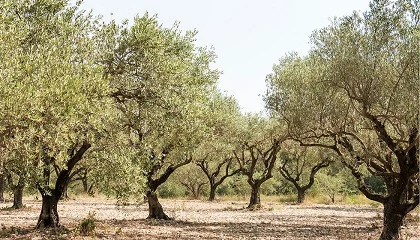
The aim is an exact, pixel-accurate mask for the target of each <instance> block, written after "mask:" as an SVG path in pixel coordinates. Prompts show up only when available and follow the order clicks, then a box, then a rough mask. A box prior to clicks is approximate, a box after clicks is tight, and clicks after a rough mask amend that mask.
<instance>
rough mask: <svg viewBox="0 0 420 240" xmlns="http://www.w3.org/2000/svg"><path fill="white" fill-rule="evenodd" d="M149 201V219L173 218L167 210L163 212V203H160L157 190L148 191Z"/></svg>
mask: <svg viewBox="0 0 420 240" xmlns="http://www.w3.org/2000/svg"><path fill="white" fill-rule="evenodd" d="M146 197H147V203H148V204H149V216H148V217H147V218H148V219H150V218H152V219H162V220H171V219H170V218H169V217H168V216H167V215H166V214H165V212H163V208H162V205H161V204H160V203H159V200H158V197H157V195H156V193H155V192H152V191H148V192H147V193H146Z"/></svg>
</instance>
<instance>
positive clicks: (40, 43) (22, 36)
mask: <svg viewBox="0 0 420 240" xmlns="http://www.w3.org/2000/svg"><path fill="white" fill-rule="evenodd" d="M0 12H1V14H0V22H1V24H0V41H1V44H0V46H1V47H0V51H1V54H0V55H1V56H2V57H1V58H2V59H1V63H0V64H1V69H2V71H1V72H0V78H1V81H0V82H1V84H2V86H1V87H0V89H1V90H0V91H2V92H1V94H2V98H1V100H0V104H1V106H2V112H3V113H4V115H3V114H2V116H1V117H0V122H1V123H2V125H1V126H2V127H1V130H0V131H1V135H2V137H1V138H2V140H1V141H2V144H1V145H2V148H4V149H5V152H6V154H7V157H6V158H7V159H9V160H10V164H16V165H17V166H21V167H22V168H23V169H25V171H27V172H28V175H29V177H30V184H32V185H34V186H36V187H37V188H38V190H39V192H40V193H41V196H42V210H41V214H40V216H39V220H38V224H37V228H42V227H57V226H58V225H59V215H58V212H57V204H58V201H59V199H60V197H61V196H62V194H63V191H64V190H65V188H66V187H67V185H68V182H69V176H70V175H71V173H72V171H73V170H74V168H75V166H76V165H77V164H78V163H79V162H80V161H82V159H83V157H84V155H85V153H86V152H87V151H88V150H89V149H90V148H91V147H92V146H93V145H94V144H95V141H96V139H98V137H100V136H102V134H103V129H104V128H105V126H106V121H110V120H111V119H112V114H111V111H109V109H110V106H111V104H112V102H111V101H110V100H111V98H109V97H108V95H109V84H108V82H107V81H106V79H105V78H104V75H103V68H102V66H101V65H100V64H98V62H97V59H98V56H99V54H102V52H100V50H102V48H101V45H102V43H101V42H102V41H99V39H101V40H102V39H103V38H102V37H99V34H101V32H100V31H99V30H98V29H99V28H100V26H99V25H98V24H97V22H96V21H94V19H93V17H92V16H91V15H89V14H86V13H85V12H83V11H79V10H78V7H77V6H70V5H69V3H68V1H65V0H62V1H49V0H45V1H8V0H6V1H3V2H2V4H1V5H0ZM52 169H57V171H56V172H57V176H56V177H52V171H53V170H52Z"/></svg>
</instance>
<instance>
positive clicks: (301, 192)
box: [297, 189, 305, 204]
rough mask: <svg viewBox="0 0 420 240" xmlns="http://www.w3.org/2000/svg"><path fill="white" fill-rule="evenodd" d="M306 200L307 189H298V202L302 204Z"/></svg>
mask: <svg viewBox="0 0 420 240" xmlns="http://www.w3.org/2000/svg"><path fill="white" fill-rule="evenodd" d="M304 201H305V190H304V189H298V197H297V203H298V204H301V203H303V202H304Z"/></svg>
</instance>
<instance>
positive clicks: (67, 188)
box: [60, 185, 69, 200]
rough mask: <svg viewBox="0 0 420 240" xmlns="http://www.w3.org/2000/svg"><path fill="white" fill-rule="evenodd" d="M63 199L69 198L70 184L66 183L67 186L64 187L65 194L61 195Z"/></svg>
mask: <svg viewBox="0 0 420 240" xmlns="http://www.w3.org/2000/svg"><path fill="white" fill-rule="evenodd" d="M60 199H61V200H67V199H69V186H68V185H66V186H65V187H64V192H63V194H62V195H61V198H60Z"/></svg>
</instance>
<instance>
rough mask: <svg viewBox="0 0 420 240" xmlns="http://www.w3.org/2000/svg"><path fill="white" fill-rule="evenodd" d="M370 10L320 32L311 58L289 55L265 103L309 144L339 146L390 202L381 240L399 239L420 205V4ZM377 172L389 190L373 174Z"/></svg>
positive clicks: (363, 187) (366, 190) (355, 170)
mask: <svg viewBox="0 0 420 240" xmlns="http://www.w3.org/2000/svg"><path fill="white" fill-rule="evenodd" d="M370 7H371V9H370V11H368V12H366V13H364V14H363V15H360V14H358V13H354V14H352V15H351V16H348V17H344V18H341V19H337V20H336V21H334V22H333V23H332V25H331V26H329V27H326V28H324V29H321V30H319V31H316V32H315V33H314V35H313V37H312V42H313V45H314V46H313V49H312V51H311V52H310V54H309V56H307V57H298V56H297V55H296V54H292V55H289V56H287V57H285V58H283V59H282V60H281V61H280V63H279V64H278V65H276V66H275V67H274V68H273V73H272V74H270V75H269V76H268V77H267V83H268V86H269V89H268V92H267V95H266V98H265V101H266V105H267V108H268V109H269V110H270V111H271V114H272V116H273V117H276V118H280V119H282V120H283V121H285V122H286V124H287V125H288V131H289V134H290V135H291V136H292V137H293V138H295V139H296V140H298V141H300V144H301V145H303V146H317V147H322V148H328V149H331V150H333V151H335V152H336V153H337V154H338V155H339V156H340V157H341V160H342V162H343V164H344V165H345V166H346V167H348V168H349V169H350V170H351V172H352V175H353V176H354V177H355V178H356V179H357V182H358V188H359V190H360V191H361V192H362V193H363V194H364V195H365V196H366V197H367V198H369V199H371V200H373V201H377V202H379V203H382V204H383V206H384V220H383V229H382V233H381V236H380V239H398V238H399V232H400V227H401V225H402V222H403V219H404V217H405V216H406V215H407V213H409V212H410V211H411V210H413V209H414V208H415V207H416V206H418V204H419V154H418V147H419V133H418V127H419V86H420V84H419V82H418V76H419V62H420V60H419V54H418V52H419V44H418V42H419V41H418V32H419V24H418V23H419V16H420V14H419V9H420V6H419V2H418V1H408V0H407V1H396V2H391V1H385V0H378V1H373V2H372V3H371V4H370ZM369 175H373V176H376V177H378V178H380V179H382V181H383V182H384V183H385V185H386V192H385V193H378V192H375V191H374V190H373V189H372V188H371V187H370V186H369V185H368V184H366V179H367V177H369Z"/></svg>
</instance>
